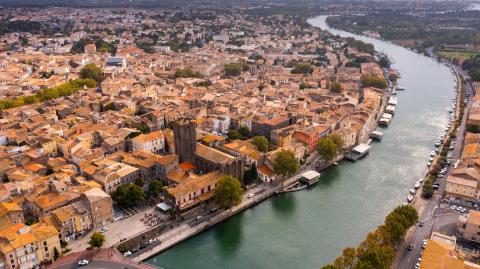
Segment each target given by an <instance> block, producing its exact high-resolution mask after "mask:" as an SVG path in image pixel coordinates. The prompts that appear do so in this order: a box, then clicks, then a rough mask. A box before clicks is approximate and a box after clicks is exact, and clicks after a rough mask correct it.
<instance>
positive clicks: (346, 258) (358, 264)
mask: <svg viewBox="0 0 480 269" xmlns="http://www.w3.org/2000/svg"><path fill="white" fill-rule="evenodd" d="M417 221H418V213H417V211H416V210H415V208H413V207H412V206H410V205H405V206H399V207H397V208H395V209H394V210H393V211H392V212H390V214H388V216H387V217H386V218H385V223H384V224H382V225H380V226H378V228H377V229H376V230H375V231H373V232H370V233H369V234H368V235H367V237H366V238H365V239H364V240H363V241H362V242H361V243H360V245H359V246H358V247H357V248H351V247H349V248H345V249H344V250H343V252H342V255H341V256H339V257H338V258H337V259H336V260H335V262H334V264H333V265H327V266H324V267H322V268H328V269H333V268H355V269H367V268H368V269H370V268H375V269H377V268H382V269H387V268H390V266H391V264H392V262H393V259H394V257H395V246H396V244H398V242H399V241H400V240H401V238H403V236H405V233H406V231H407V230H408V229H409V228H410V227H411V226H412V225H414V224H415V223H416V222H417Z"/></svg>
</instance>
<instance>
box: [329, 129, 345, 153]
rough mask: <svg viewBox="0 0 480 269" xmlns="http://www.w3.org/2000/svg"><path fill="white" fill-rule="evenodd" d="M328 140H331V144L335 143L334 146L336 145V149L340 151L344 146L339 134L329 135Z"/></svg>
mask: <svg viewBox="0 0 480 269" xmlns="http://www.w3.org/2000/svg"><path fill="white" fill-rule="evenodd" d="M330 138H331V139H332V140H333V143H335V145H337V149H340V148H342V147H343V145H344V142H343V138H342V136H341V135H340V134H339V133H333V134H331V135H330Z"/></svg>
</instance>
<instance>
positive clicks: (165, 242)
mask: <svg viewBox="0 0 480 269" xmlns="http://www.w3.org/2000/svg"><path fill="white" fill-rule="evenodd" d="M395 87H396V86H392V87H391V88H388V90H387V89H386V90H385V91H384V93H383V94H382V97H381V104H380V107H379V109H378V111H377V112H376V114H375V117H374V118H375V121H374V122H372V123H371V124H370V125H368V126H366V127H367V130H368V131H367V134H370V133H372V132H373V131H374V130H375V129H376V128H377V127H378V120H379V119H380V117H381V116H382V115H383V113H384V111H385V108H386V106H387V100H388V98H389V97H390V96H391V95H392V93H393V92H395ZM367 139H368V135H367V136H366V137H365V138H363V139H362V140H361V141H360V142H361V143H364V142H366V140H367ZM343 158H344V155H343V154H339V155H338V156H336V158H335V159H334V160H332V161H330V162H327V163H324V164H323V165H322V166H320V167H318V168H317V169H316V170H318V171H324V170H325V169H327V168H329V167H330V166H332V165H333V164H334V163H337V162H340V161H342V160H343ZM310 162H312V161H311V160H310V161H308V162H306V163H310ZM313 162H315V161H313ZM309 169H310V167H309V166H308V165H307V166H305V167H303V168H302V169H301V170H300V171H299V172H297V173H296V174H295V175H294V176H292V177H290V178H288V179H285V180H283V182H282V184H281V185H279V184H276V185H265V184H263V186H264V188H262V189H260V190H257V192H255V191H252V190H248V192H249V193H255V196H254V197H253V198H248V197H246V195H245V197H244V199H243V201H242V203H241V204H240V205H238V206H234V207H232V208H230V209H228V210H226V211H222V212H220V213H219V214H217V215H215V216H213V217H211V218H208V219H207V220H205V221H203V222H200V223H198V224H196V225H194V226H190V225H180V226H178V227H176V228H173V229H171V230H170V231H168V232H166V233H164V234H162V235H160V236H159V237H157V239H158V240H159V242H161V243H160V244H158V245H156V246H154V247H153V248H151V249H149V250H148V251H146V252H144V253H142V254H140V255H138V256H136V257H134V258H133V260H135V261H137V262H142V261H144V260H147V259H149V258H151V257H152V256H154V255H157V254H159V253H161V252H163V251H166V250H168V249H169V248H171V247H174V246H175V245H177V244H179V243H181V242H183V241H185V240H187V239H189V238H191V237H193V236H195V235H196V234H198V233H201V232H202V231H205V230H207V229H209V228H211V227H212V226H214V225H216V224H218V223H220V222H222V221H224V220H226V219H228V218H230V217H232V216H234V215H235V214H238V213H240V212H242V211H244V210H246V209H248V208H251V207H253V206H255V205H257V204H259V203H261V202H263V201H265V200H266V199H268V198H270V197H272V196H274V195H276V194H281V193H282V191H283V190H284V189H285V187H287V186H291V185H294V184H296V183H298V182H299V180H300V174H301V173H302V172H304V171H306V170H309Z"/></svg>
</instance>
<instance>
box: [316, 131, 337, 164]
mask: <svg viewBox="0 0 480 269" xmlns="http://www.w3.org/2000/svg"><path fill="white" fill-rule="evenodd" d="M337 149H338V146H337V144H335V142H334V141H333V139H332V138H331V137H325V138H321V139H320V140H318V144H317V151H318V153H319V154H320V156H322V157H323V158H324V159H325V160H327V161H331V160H333V158H335V156H336V155H337Z"/></svg>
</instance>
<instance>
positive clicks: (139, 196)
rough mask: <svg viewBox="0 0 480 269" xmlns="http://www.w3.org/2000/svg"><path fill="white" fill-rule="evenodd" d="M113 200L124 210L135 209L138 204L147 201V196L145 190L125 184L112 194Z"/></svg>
mask: <svg viewBox="0 0 480 269" xmlns="http://www.w3.org/2000/svg"><path fill="white" fill-rule="evenodd" d="M112 198H113V200H115V201H117V203H118V204H119V205H120V206H121V207H123V208H129V207H134V206H136V205H137V203H138V202H141V201H145V198H146V194H145V192H144V191H143V189H142V188H141V187H139V186H137V185H135V184H125V185H122V186H120V187H118V188H117V189H116V190H115V191H114V192H113V193H112Z"/></svg>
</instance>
